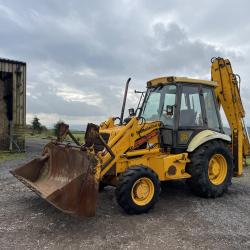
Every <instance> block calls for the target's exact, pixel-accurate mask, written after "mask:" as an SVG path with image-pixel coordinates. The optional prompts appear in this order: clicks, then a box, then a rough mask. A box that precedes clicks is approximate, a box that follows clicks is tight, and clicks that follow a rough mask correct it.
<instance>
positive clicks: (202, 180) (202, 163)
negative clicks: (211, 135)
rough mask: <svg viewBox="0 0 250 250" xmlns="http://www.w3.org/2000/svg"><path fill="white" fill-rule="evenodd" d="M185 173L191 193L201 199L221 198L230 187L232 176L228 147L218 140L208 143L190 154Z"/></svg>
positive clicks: (231, 163)
mask: <svg viewBox="0 0 250 250" xmlns="http://www.w3.org/2000/svg"><path fill="white" fill-rule="evenodd" d="M189 158H190V160H191V162H190V163H188V164H187V167H186V171H187V172H188V173H189V174H190V175H191V176H192V177H191V178H190V179H187V184H188V185H189V187H190V188H191V191H192V192H193V193H194V194H196V195H198V196H201V197H206V198H210V197H212V198H215V197H219V196H221V195H222V194H223V193H225V192H226V191H227V189H228V186H229V185H231V180H232V174H233V161H232V155H231V152H230V150H229V147H228V145H227V144H226V143H225V142H223V141H220V140H214V141H209V142H207V143H205V144H203V145H201V146H199V147H198V148H197V149H196V150H195V151H194V152H192V153H190V155H189Z"/></svg>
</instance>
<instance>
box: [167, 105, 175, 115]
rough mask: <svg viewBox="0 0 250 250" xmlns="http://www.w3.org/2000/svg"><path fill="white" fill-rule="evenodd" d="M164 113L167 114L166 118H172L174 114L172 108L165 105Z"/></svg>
mask: <svg viewBox="0 0 250 250" xmlns="http://www.w3.org/2000/svg"><path fill="white" fill-rule="evenodd" d="M166 113H167V116H172V115H173V114H174V106H173V105H167V106H166Z"/></svg>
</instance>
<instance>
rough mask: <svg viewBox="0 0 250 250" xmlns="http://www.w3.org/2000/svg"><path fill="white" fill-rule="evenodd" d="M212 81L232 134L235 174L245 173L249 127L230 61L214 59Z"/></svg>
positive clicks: (248, 149)
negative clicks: (246, 124)
mask: <svg viewBox="0 0 250 250" xmlns="http://www.w3.org/2000/svg"><path fill="white" fill-rule="evenodd" d="M211 78H212V81H215V82H217V84H218V86H217V87H216V88H215V94H216V97H217V100H218V104H219V107H221V106H222V108H223V110H224V112H225V115H226V118H227V120H228V123H229V126H230V129H231V134H232V153H233V159H234V164H235V169H234V171H235V174H236V175H238V176H240V175H242V171H243V159H244V158H245V156H246V155H247V154H249V152H250V143H249V137H248V131H247V127H246V126H245V122H244V117H245V110H244V107H243V104H242V99H241V96H240V89H239V86H238V79H237V75H235V74H234V73H233V70H232V66H231V63H230V61H229V60H228V59H223V58H220V57H218V58H214V59H212V66H211Z"/></svg>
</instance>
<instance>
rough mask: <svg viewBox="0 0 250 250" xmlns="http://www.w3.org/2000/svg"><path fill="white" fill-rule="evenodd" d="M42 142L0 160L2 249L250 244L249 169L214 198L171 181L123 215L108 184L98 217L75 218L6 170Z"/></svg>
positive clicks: (228, 246)
mask: <svg viewBox="0 0 250 250" xmlns="http://www.w3.org/2000/svg"><path fill="white" fill-rule="evenodd" d="M43 144H44V143H43V142H41V141H39V140H33V141H32V140H30V141H28V153H27V157H26V158H25V159H23V160H14V161H9V162H5V163H3V164H0V248H1V249H80V248H81V249H166V248H167V249H250V168H246V169H245V173H244V176H243V177H241V178H235V179H234V180H233V185H232V186H231V187H230V189H229V191H228V193H227V194H225V195H224V196H223V197H221V198H217V199H202V198H198V197H195V196H193V195H192V194H191V193H190V191H189V189H188V188H187V187H186V186H185V184H184V183H183V182H180V181H178V182H172V183H169V184H168V185H167V187H165V188H164V190H163V191H162V194H161V199H160V201H159V202H158V203H157V205H156V206H155V208H154V209H153V210H151V211H150V212H149V213H148V214H143V215H135V216H129V215H126V214H124V212H123V211H122V210H121V209H120V208H119V206H118V205H117V204H116V201H115V198H114V189H113V188H106V189H105V190H104V191H103V192H102V193H100V194H99V198H98V207H97V214H96V216H95V217H93V218H79V217H76V216H70V215H66V214H63V213H62V212H60V211H58V210H57V209H55V208H54V207H52V206H51V205H49V204H48V203H47V202H45V201H44V200H42V199H41V198H39V197H38V196H36V195H35V194H34V193H33V192H31V191H30V190H29V189H28V188H26V187H25V186H24V185H23V184H22V183H21V182H19V181H17V180H16V179H15V178H14V177H13V176H12V175H11V174H9V170H10V169H13V168H16V167H17V166H18V165H20V164H22V163H25V162H27V161H28V160H30V159H32V158H33V157H34V156H35V155H36V154H37V153H38V152H40V150H41V148H42V146H43Z"/></svg>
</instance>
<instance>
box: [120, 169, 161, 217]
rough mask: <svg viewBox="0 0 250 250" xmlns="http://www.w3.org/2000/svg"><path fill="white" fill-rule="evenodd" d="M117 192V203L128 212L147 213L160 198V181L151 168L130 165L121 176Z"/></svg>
mask: <svg viewBox="0 0 250 250" xmlns="http://www.w3.org/2000/svg"><path fill="white" fill-rule="evenodd" d="M115 194H116V200H117V203H118V204H119V205H120V206H121V207H122V208H123V210H124V211H125V212H126V213H128V214H141V213H145V212H147V211H148V210H149V209H151V208H152V207H153V206H154V205H155V203H156V202H157V201H158V199H159V194H160V181H159V179H158V177H157V175H156V174H155V173H154V172H153V171H152V170H151V169H150V168H147V167H144V166H142V165H140V166H135V167H130V168H129V169H128V170H127V171H126V172H124V173H122V174H121V175H120V176H119V181H118V185H117V188H116V192H115Z"/></svg>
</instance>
